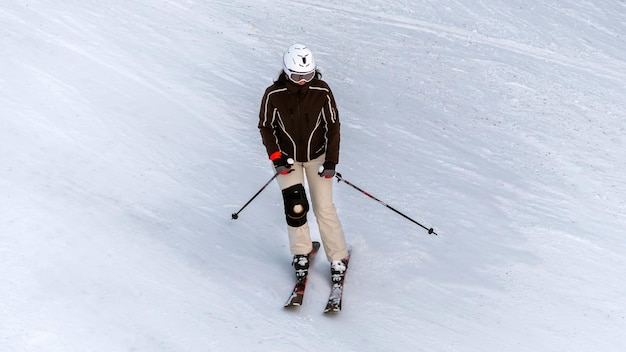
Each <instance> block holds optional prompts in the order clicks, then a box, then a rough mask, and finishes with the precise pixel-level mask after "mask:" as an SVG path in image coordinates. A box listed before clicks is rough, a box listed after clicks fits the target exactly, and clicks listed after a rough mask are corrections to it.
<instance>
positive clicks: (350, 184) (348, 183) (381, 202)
mask: <svg viewBox="0 0 626 352" xmlns="http://www.w3.org/2000/svg"><path fill="white" fill-rule="evenodd" d="M335 177H337V182H339V181H341V182H343V183H345V184H347V185H348V186H352V187H353V188H354V189H356V190H357V191H359V192H361V193H363V194H365V195H366V196H368V197H370V198H372V199H373V200H375V201H377V202H378V203H380V204H382V205H384V206H386V207H387V208H389V209H391V210H392V211H394V212H396V213H397V214H399V215H401V216H402V217H404V218H405V219H407V220H409V221H411V222H412V223H414V224H417V225H419V226H420V227H421V228H423V229H424V230H427V231H428V234H429V235H430V234H434V235H435V236H437V233H436V232H435V231H434V230H433V228H432V227H431V228H428V227H426V226H424V225H422V224H420V223H419V222H417V221H415V220H413V219H411V218H410V217H408V216H406V215H404V214H403V213H401V212H400V211H398V210H397V209H396V208H394V207H392V206H390V205H388V204H387V203H385V202H383V201H382V200H380V199H378V198H376V197H374V196H373V195H371V194H369V193H367V192H366V191H364V190H362V189H361V188H359V187H357V186H355V185H353V184H352V183H350V182H348V180H346V179H345V178H343V177H342V176H341V174H340V173H338V172H337V173H335Z"/></svg>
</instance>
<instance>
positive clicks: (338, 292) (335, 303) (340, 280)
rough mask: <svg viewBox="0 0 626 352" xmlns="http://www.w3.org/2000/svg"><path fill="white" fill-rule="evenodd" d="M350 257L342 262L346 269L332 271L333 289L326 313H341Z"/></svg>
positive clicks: (325, 309)
mask: <svg viewBox="0 0 626 352" xmlns="http://www.w3.org/2000/svg"><path fill="white" fill-rule="evenodd" d="M349 261H350V256H348V257H347V258H346V259H344V260H342V262H343V265H344V268H343V270H342V271H340V272H333V271H332V270H331V279H332V285H333V286H332V288H331V290H330V295H329V296H328V303H326V308H324V313H338V312H340V311H341V302H342V299H343V284H344V281H345V278H346V272H347V270H348V262H349Z"/></svg>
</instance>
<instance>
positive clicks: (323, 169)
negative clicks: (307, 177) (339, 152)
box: [317, 161, 335, 178]
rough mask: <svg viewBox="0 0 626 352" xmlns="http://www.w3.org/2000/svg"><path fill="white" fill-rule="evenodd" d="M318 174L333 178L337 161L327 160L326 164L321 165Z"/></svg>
mask: <svg viewBox="0 0 626 352" xmlns="http://www.w3.org/2000/svg"><path fill="white" fill-rule="evenodd" d="M317 174H318V175H320V177H324V178H333V177H334V176H335V163H333V162H332V161H325V162H324V165H322V166H320V168H319V171H318V173H317Z"/></svg>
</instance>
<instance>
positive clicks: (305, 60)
mask: <svg viewBox="0 0 626 352" xmlns="http://www.w3.org/2000/svg"><path fill="white" fill-rule="evenodd" d="M315 67H316V66H315V59H314V58H313V53H312V52H311V49H309V48H307V46H306V45H303V44H294V45H292V46H290V47H289V48H287V50H285V53H284V54H283V71H285V73H286V74H287V76H289V75H290V74H292V73H309V72H313V71H315Z"/></svg>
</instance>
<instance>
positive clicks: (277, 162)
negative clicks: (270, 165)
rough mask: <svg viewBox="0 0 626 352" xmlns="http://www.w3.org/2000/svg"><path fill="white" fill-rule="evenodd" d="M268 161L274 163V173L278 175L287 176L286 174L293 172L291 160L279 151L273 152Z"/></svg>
mask: <svg viewBox="0 0 626 352" xmlns="http://www.w3.org/2000/svg"><path fill="white" fill-rule="evenodd" d="M270 160H271V161H272V162H274V168H275V169H276V173H279V174H281V175H287V174H288V173H290V172H292V171H293V169H292V168H291V165H293V159H292V158H290V157H288V156H287V155H285V154H283V153H281V152H280V151H277V152H274V153H273V154H272V155H270Z"/></svg>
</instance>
